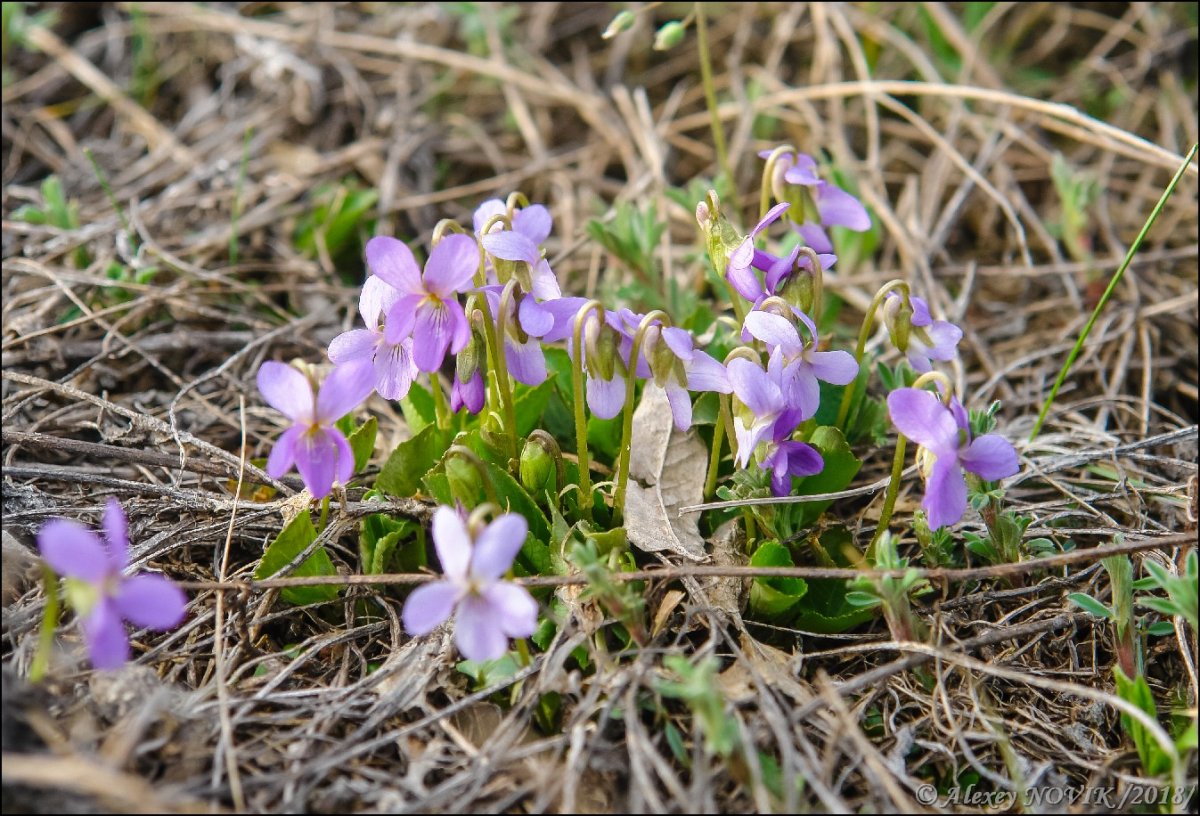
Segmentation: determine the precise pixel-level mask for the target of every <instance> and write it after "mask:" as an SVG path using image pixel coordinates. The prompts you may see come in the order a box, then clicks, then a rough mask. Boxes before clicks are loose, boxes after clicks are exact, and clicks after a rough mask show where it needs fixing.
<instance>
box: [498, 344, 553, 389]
mask: <svg viewBox="0 0 1200 816" xmlns="http://www.w3.org/2000/svg"><path fill="white" fill-rule="evenodd" d="M504 359H505V360H506V361H507V363H508V373H509V374H511V375H512V378H513V379H514V380H516V381H517V382H519V383H524V384H525V385H541V384H542V383H544V382H545V381H546V377H547V376H548V375H547V372H546V353H545V352H544V351H542V344H541V343H540V342H538V340H537V339H536V338H533V337H531V338H529V340H528V341H526V342H524V343H518V342H517V341H516V340H514V339H513V338H511V337H507V338H505V340H504Z"/></svg>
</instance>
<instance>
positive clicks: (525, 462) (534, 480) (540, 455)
mask: <svg viewBox="0 0 1200 816" xmlns="http://www.w3.org/2000/svg"><path fill="white" fill-rule="evenodd" d="M556 471H557V467H556V466H555V464H554V458H553V456H551V454H550V452H549V451H547V450H546V446H545V444H544V443H542V442H539V441H538V440H536V439H529V440H526V442H525V447H524V448H522V449H521V465H520V476H521V484H522V485H523V486H524V487H525V489H526V490H528V491H529V493H530V495H532V496H540V495H542V492H543V491H549V492H550V494H551V495H554V494H555V493H557V492H558V480H557V478H556Z"/></svg>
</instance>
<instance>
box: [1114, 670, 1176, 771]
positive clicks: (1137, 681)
mask: <svg viewBox="0 0 1200 816" xmlns="http://www.w3.org/2000/svg"><path fill="white" fill-rule="evenodd" d="M1113 676H1114V677H1115V678H1116V681H1117V696H1118V697H1120V698H1121V699H1122V700H1125V701H1127V702H1130V703H1133V704H1134V705H1135V706H1137V707H1138V708H1140V709H1141V710H1142V711H1144V712H1146V714H1148V715H1149V716H1150V718H1151V719H1154V720H1157V719H1158V707H1157V706H1156V705H1155V704H1154V695H1153V694H1152V693H1151V691H1150V685H1149V684H1148V683H1147V682H1146V678H1145V677H1143V676H1142V675H1140V674H1139V675H1138V676H1137V677H1136V678H1133V679H1130V678H1129V677H1127V676H1126V675H1125V672H1123V671H1121V667H1120V666H1114V667H1113ZM1121 726H1122V727H1123V728H1124V729H1125V733H1127V734H1129V737H1130V739H1132V740H1133V744H1134V746H1135V747H1136V748H1137V752H1138V758H1139V759H1141V761H1142V769H1143V770H1144V771H1145V772H1146V773H1147V774H1148V775H1149V776H1160V775H1162V774H1165V773H1167V772H1169V771H1170V770H1171V757H1170V756H1169V755H1168V754H1165V753H1164V752H1163V750H1162V748H1161V747H1159V744H1158V742H1157V741H1155V739H1154V737H1153V736H1152V735H1151V734H1150V732H1149V731H1147V730H1146V728H1145V727H1144V726H1143V725H1142V724H1141V723H1139V722H1138V721H1137V720H1135V719H1133V717H1130V716H1129V715H1128V714H1126V713H1124V712H1121Z"/></svg>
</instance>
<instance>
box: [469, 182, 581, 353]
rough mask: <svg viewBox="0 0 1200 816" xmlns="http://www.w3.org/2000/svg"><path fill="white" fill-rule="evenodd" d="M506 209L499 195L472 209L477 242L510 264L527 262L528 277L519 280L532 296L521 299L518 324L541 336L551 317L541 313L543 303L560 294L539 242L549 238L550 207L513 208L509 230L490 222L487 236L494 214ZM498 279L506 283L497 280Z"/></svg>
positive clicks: (538, 205)
mask: <svg viewBox="0 0 1200 816" xmlns="http://www.w3.org/2000/svg"><path fill="white" fill-rule="evenodd" d="M507 212H508V209H507V208H506V207H505V205H504V202H502V201H500V199H498V198H494V199H490V200H488V201H485V202H483V204H481V205H479V207H478V209H476V210H475V218H474V221H475V234H476V235H478V236H479V240H480V243H482V244H483V248H484V249H485V250H487V252H488V254H489V255H491V256H493V257H495V258H499V259H501V260H503V261H508V262H509V263H524V264H525V265H526V268H527V269H528V271H529V276H528V278H525V277H524V275H522V276H519V278H518V279H519V280H521V282H522V286H523V287H524V288H525V290H526V291H527V293H528V294H529V295H532V296H533V297H530V298H525V299H523V300H522V302H521V311H520V321H521V327H522V328H523V329H524V330H525V331H526V332H528V333H529V334H531V335H533V336H534V337H541V336H542V335H543V334H545V332H546V331H547V330H548V329H549V325H548V321H549V320H550V316H549V315H547V314H544V313H543V309H542V302H543V301H553V300H556V299H558V298H561V297H562V289H561V288H560V287H559V285H558V278H557V277H556V276H555V275H554V270H552V269H551V268H550V262H549V261H547V260H546V258H545V257H544V254H543V252H542V248H541V244H542V243H543V242H544V241H545V240H546V239H547V238H548V237H550V230H551V229H552V228H553V221H552V219H551V217H550V211H549V210H547V209H546V208H545V207H543V206H542V205H541V204H531V205H529V206H528V207H521V208H519V209H516V210H514V211H513V214H512V229H505V228H504V226H503V225H502V224H500V223H497V224H493V225H492V228H491V229H490V230H489V231H488V233H487V234H486V235H485V234H484V233H483V229H484V228H485V227H486V226H487V222H488V221H489V220H491V219H492V218H493V217H494V216H497V215H506V214H507ZM492 271H495V270H492ZM497 281H498V282H500V283H504V282H506V281H500V280H499V279H497ZM539 327H541V328H540V331H539Z"/></svg>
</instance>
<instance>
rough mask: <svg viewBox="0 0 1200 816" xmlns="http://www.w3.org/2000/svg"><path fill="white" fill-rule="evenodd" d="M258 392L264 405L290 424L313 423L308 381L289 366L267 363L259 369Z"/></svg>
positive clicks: (272, 361)
mask: <svg viewBox="0 0 1200 816" xmlns="http://www.w3.org/2000/svg"><path fill="white" fill-rule="evenodd" d="M258 390H259V391H261V392H262V395H263V399H265V400H266V401H267V404H268V405H270V406H271V407H272V408H274V409H275V410H276V411H278V412H279V413H281V414H283V415H284V416H285V417H287V418H288V419H290V420H291V421H292V422H295V423H299V424H304V425H309V424H311V423H312V421H313V418H314V414H313V408H314V406H313V393H312V386H311V385H310V384H309V382H308V378H307V377H305V376H304V375H303V374H301V373H300V372H299V371H297V370H296V369H294V368H292V367H291V366H290V365H286V364H284V363H277V362H275V361H274V360H268V361H267V362H265V363H263V364H262V366H260V367H259V369H258Z"/></svg>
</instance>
